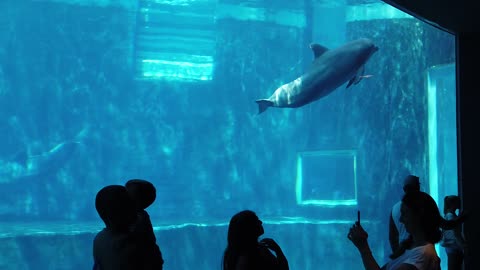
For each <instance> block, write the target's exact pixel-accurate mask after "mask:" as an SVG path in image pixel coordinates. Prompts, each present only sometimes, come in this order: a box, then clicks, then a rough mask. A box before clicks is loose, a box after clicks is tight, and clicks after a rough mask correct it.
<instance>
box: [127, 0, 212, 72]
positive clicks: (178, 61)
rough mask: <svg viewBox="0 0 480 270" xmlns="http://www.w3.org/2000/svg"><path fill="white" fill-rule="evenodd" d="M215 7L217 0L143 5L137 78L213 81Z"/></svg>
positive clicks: (146, 0)
mask: <svg viewBox="0 0 480 270" xmlns="http://www.w3.org/2000/svg"><path fill="white" fill-rule="evenodd" d="M215 6H216V1H215V0H213V1H212V0H201V1H200V0H198V1H193V0H175V1H167V0H161V1H160V0H142V1H140V2H139V6H138V11H137V25H136V34H135V68H136V70H135V71H136V72H135V73H136V78H137V79H141V80H176V81H179V80H180V81H210V80H212V77H213V67H214V55H215V49H216V27H215Z"/></svg>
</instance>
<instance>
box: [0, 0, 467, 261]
mask: <svg viewBox="0 0 480 270" xmlns="http://www.w3.org/2000/svg"><path fill="white" fill-rule="evenodd" d="M0 10H1V14H2V16H1V17H0V29H1V31H0V119H1V120H0V146H1V147H0V269H7V270H10V269H11V270H31V269H34V270H53V269H55V270H63V269H65V270H67V269H91V268H92V265H93V256H92V245H93V239H94V237H95V235H96V234H97V233H98V232H99V231H101V230H102V229H103V228H104V226H105V225H104V223H103V221H102V220H101V219H100V217H99V215H98V214H97V211H96V209H95V196H96V194H97V192H98V191H99V190H100V189H101V188H103V187H104V186H107V185H112V184H116V185H124V184H125V183H126V181H127V180H129V179H135V178H137V179H146V180H148V181H150V182H151V183H153V184H154V185H155V187H156V192H157V196H156V200H155V202H154V203H153V204H152V205H151V206H150V207H148V208H147V209H146V210H147V212H148V213H149V215H150V218H151V222H152V225H153V228H154V232H155V235H156V241H157V244H158V245H159V247H160V249H161V251H162V253H163V257H164V260H165V264H164V269H169V270H181V269H192V267H194V268H195V269H198V270H212V269H218V270H220V269H221V265H222V256H223V251H224V250H225V247H226V244H227V230H228V224H229V220H230V218H231V217H232V216H233V215H234V214H235V213H237V212H239V211H241V210H244V209H250V210H253V211H255V212H256V213H257V215H258V216H259V218H260V219H261V220H262V221H263V225H264V228H265V234H264V235H263V236H261V237H262V238H263V237H270V238H273V239H274V240H275V241H276V242H277V243H278V244H279V245H280V246H281V248H282V249H283V251H284V253H285V255H286V257H287V259H288V262H289V265H290V269H302V270H313V269H315V270H318V269H336V270H352V269H354V270H356V269H363V265H362V262H361V258H360V256H359V254H358V251H357V250H356V249H355V247H354V245H353V244H352V243H351V242H350V241H349V240H348V239H347V233H348V230H349V228H350V227H351V226H352V224H353V223H354V222H355V221H356V219H357V211H360V212H361V222H362V225H363V227H364V228H365V229H366V230H367V231H368V233H369V243H370V245H371V247H372V251H373V254H374V256H375V258H376V259H377V261H378V262H379V264H380V265H383V264H384V263H386V262H387V261H388V259H389V258H388V256H389V255H390V254H391V249H390V246H389V244H388V220H389V215H390V209H391V207H392V206H393V205H394V204H395V203H396V202H397V201H399V200H400V199H401V197H402V195H403V190H402V183H403V179H404V178H405V176H407V175H409V174H414V175H417V176H419V177H420V183H421V189H422V190H423V191H425V192H428V193H429V194H431V195H432V197H433V198H434V199H435V200H436V201H437V203H438V206H439V208H440V211H441V212H442V213H443V198H444V196H445V195H452V194H457V192H458V187H457V185H458V184H457V142H456V141H457V139H456V94H455V92H456V91H455V84H456V82H455V38H454V36H453V35H452V34H451V33H448V32H445V31H443V30H441V29H439V28H436V27H435V26H432V25H430V24H427V23H425V22H423V21H421V20H419V19H417V18H415V17H412V16H410V15H408V14H406V13H404V12H402V11H400V10H397V9H395V8H393V7H391V6H389V5H387V4H385V3H384V2H382V1H380V0H302V1H291V0H276V1H266V0H243V1H242V0H22V1H18V0H2V1H0ZM361 38H365V39H368V40H370V41H371V42H372V43H373V44H374V46H375V48H378V50H376V51H374V53H372V54H371V55H368V56H369V58H368V59H364V61H363V62H362V63H360V65H359V66H357V68H356V69H346V68H344V67H343V66H342V62H346V63H349V61H353V60H351V59H349V58H348V57H347V58H341V57H339V59H337V60H336V61H330V62H328V61H327V62H325V63H324V66H322V68H323V72H318V73H316V75H315V76H317V77H321V78H323V79H324V81H323V82H325V83H326V84H329V87H330V89H329V92H328V93H325V94H324V95H322V96H312V95H310V96H308V97H307V99H310V100H309V101H311V102H305V103H306V104H300V105H299V106H297V107H296V108H289V107H287V108H285V107H269V106H270V105H275V104H276V103H275V102H279V101H281V100H283V101H285V100H290V99H293V98H295V96H288V95H287V96H282V95H273V97H272V99H270V100H268V98H269V97H270V96H272V94H273V93H274V92H275V90H276V89H277V88H279V87H280V86H282V85H284V84H287V83H289V82H292V81H293V82H298V80H297V81H295V80H296V79H297V78H301V76H302V75H305V74H309V72H310V74H311V72H312V69H313V68H315V63H316V62H314V60H315V58H314V55H315V54H314V52H313V51H312V49H311V48H310V44H319V45H321V46H318V47H316V48H317V51H315V52H316V53H319V54H322V53H328V52H331V51H334V50H336V49H338V48H341V47H342V46H344V45H345V44H349V43H348V42H350V41H353V40H357V39H361ZM313 47H314V48H315V46H313ZM347 47H348V46H347ZM318 48H320V49H318ZM342 48H345V47H342ZM325 51H326V52H325ZM347 56H348V54H347ZM340 58H341V59H340ZM360 66H363V67H364V68H363V67H360ZM347 77H348V78H347ZM302 78H303V77H302ZM349 82H350V83H349ZM348 84H350V85H349V86H348V88H347V85H348ZM298 90H299V91H303V90H305V89H303V90H302V89H301V88H300V89H298ZM307 90H308V89H307ZM307 90H305V91H307ZM261 99H265V100H267V101H265V103H264V104H267V107H265V108H264V109H266V108H268V109H267V110H265V111H264V112H262V113H259V108H261V104H260V105H259V104H257V102H256V101H257V100H261ZM272 100H273V101H272ZM259 103H260V102H259ZM437 250H438V253H439V254H440V256H441V259H442V266H443V268H444V269H446V261H447V259H446V256H445V253H444V250H443V248H442V247H440V246H437Z"/></svg>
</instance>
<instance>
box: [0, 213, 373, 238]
mask: <svg viewBox="0 0 480 270" xmlns="http://www.w3.org/2000/svg"><path fill="white" fill-rule="evenodd" d="M262 221H263V223H264V224H265V225H273V226H277V225H278V226H280V225H295V224H311V225H333V224H353V222H354V221H353V220H339V219H330V220H320V219H306V218H302V217H282V218H272V219H262ZM152 223H153V224H161V223H160V222H156V221H155V220H152ZM362 223H375V222H372V221H368V220H365V221H362ZM226 226H228V221H227V222H215V221H212V222H208V221H207V222H177V223H173V224H161V225H158V226H154V227H153V228H154V230H155V231H166V230H177V229H183V228H186V227H226ZM103 227H104V225H103V223H102V222H101V221H88V222H71V221H65V222H0V238H12V237H25V236H59V235H64V236H72V235H81V234H92V233H97V232H98V231H100V230H101V229H102V228H103Z"/></svg>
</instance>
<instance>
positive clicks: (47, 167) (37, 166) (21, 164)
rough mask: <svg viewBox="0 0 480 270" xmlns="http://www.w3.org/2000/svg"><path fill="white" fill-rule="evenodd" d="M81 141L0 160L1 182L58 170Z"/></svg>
mask: <svg viewBox="0 0 480 270" xmlns="http://www.w3.org/2000/svg"><path fill="white" fill-rule="evenodd" d="M80 144H81V143H80V142H62V143H60V144H57V145H56V146H55V147H53V148H52V149H50V150H48V151H46V152H43V153H40V154H38V155H30V156H28V155H23V156H22V158H19V159H14V160H6V161H5V160H0V183H9V182H14V181H16V180H18V179H23V178H27V177H35V176H39V175H43V174H46V173H51V172H56V171H57V170H58V169H60V168H61V167H62V166H63V165H64V164H65V162H66V161H67V160H69V158H70V157H71V156H72V154H73V153H74V152H75V151H76V149H77V148H78V146H79V145H80Z"/></svg>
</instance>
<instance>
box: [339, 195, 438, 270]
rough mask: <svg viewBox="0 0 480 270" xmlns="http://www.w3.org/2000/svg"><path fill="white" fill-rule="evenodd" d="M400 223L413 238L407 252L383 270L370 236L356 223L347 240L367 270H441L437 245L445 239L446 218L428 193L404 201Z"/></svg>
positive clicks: (386, 265) (409, 197) (412, 196)
mask: <svg viewBox="0 0 480 270" xmlns="http://www.w3.org/2000/svg"><path fill="white" fill-rule="evenodd" d="M400 222H402V224H403V225H405V229H406V230H407V232H408V233H409V234H410V241H411V242H410V245H409V248H408V249H405V250H404V252H403V253H402V254H401V255H400V256H399V257H397V258H395V259H392V260H391V261H389V262H388V263H387V264H385V265H384V266H383V267H381V268H380V266H379V265H378V263H377V261H376V260H375V258H374V256H373V254H372V251H371V250H370V246H369V244H368V241H367V239H368V233H367V232H366V231H365V230H364V229H363V227H362V226H361V225H360V222H359V221H358V220H357V222H355V224H354V225H353V226H352V227H351V228H350V230H349V232H348V235H347V237H348V239H349V240H350V241H352V243H353V244H354V245H355V247H356V248H357V249H358V251H359V253H360V255H361V257H362V262H363V266H364V267H365V270H380V269H381V270H440V258H439V257H438V255H437V252H436V251H435V244H436V243H438V242H439V241H440V239H441V238H442V231H441V225H442V222H443V218H442V216H441V215H440V211H439V210H438V206H437V204H436V203H435V201H434V200H433V199H432V197H431V196H430V195H428V194H427V193H425V192H420V191H419V192H412V193H407V194H405V196H404V197H403V199H402V206H401V216H400Z"/></svg>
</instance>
